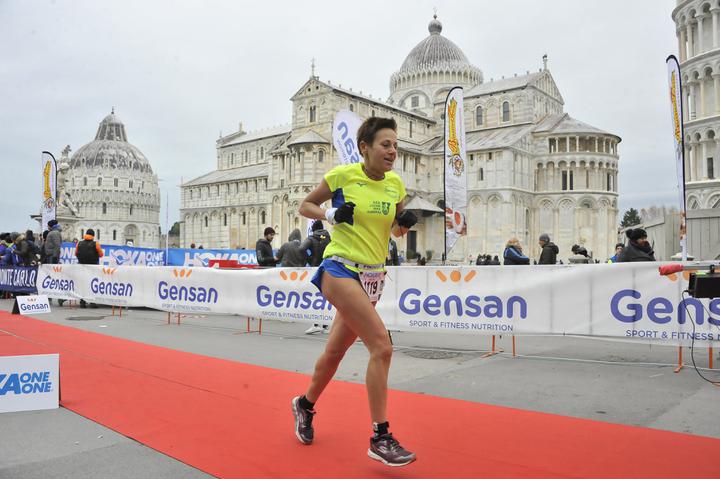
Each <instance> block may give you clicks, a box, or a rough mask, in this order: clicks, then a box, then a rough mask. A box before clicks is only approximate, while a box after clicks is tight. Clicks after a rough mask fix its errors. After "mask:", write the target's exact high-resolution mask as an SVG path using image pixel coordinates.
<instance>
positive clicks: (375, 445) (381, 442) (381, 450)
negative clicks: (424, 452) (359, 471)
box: [368, 433, 415, 467]
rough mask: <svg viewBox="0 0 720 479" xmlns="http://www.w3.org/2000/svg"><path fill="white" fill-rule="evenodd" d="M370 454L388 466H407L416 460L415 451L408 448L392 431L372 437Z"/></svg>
mask: <svg viewBox="0 0 720 479" xmlns="http://www.w3.org/2000/svg"><path fill="white" fill-rule="evenodd" d="M368 456H370V457H371V458H372V459H375V460H376V461H380V462H382V463H383V464H385V465H387V466H393V467H398V466H406V465H408V464H410V463H411V462H413V461H414V460H415V453H414V452H410V451H408V450H406V449H405V448H404V447H402V446H401V445H400V443H399V442H398V441H397V439H395V438H394V437H393V435H392V434H391V433H387V434H383V435H382V436H380V437H378V438H377V439H375V438H374V437H373V438H370V448H369V449H368Z"/></svg>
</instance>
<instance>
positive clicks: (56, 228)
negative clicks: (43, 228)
mask: <svg viewBox="0 0 720 479" xmlns="http://www.w3.org/2000/svg"><path fill="white" fill-rule="evenodd" d="M48 230H49V231H50V232H49V233H48V235H47V238H45V242H44V243H43V249H44V250H45V262H46V263H48V264H58V263H59V262H60V245H61V244H62V228H60V224H59V223H58V222H57V220H50V221H48Z"/></svg>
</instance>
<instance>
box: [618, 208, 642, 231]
mask: <svg viewBox="0 0 720 479" xmlns="http://www.w3.org/2000/svg"><path fill="white" fill-rule="evenodd" d="M639 224H640V215H639V214H638V211H637V210H636V209H635V208H630V209H629V210H627V211H626V212H625V214H624V215H623V219H622V221H621V222H620V226H622V227H623V228H629V227H631V226H635V225H639Z"/></svg>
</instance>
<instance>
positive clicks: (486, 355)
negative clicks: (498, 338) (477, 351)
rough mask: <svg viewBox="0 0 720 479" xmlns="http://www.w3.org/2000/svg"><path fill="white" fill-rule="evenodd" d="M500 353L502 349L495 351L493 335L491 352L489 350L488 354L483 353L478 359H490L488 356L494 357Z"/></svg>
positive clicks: (493, 337) (493, 336)
mask: <svg viewBox="0 0 720 479" xmlns="http://www.w3.org/2000/svg"><path fill="white" fill-rule="evenodd" d="M502 352H503V350H502V349H497V350H496V349H495V335H494V334H493V335H492V350H491V351H490V352H489V353H485V354H483V355H482V356H480V357H481V358H488V357H490V356H495V355H496V354H499V353H502Z"/></svg>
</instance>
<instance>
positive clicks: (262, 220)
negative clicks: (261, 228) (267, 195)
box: [260, 211, 265, 225]
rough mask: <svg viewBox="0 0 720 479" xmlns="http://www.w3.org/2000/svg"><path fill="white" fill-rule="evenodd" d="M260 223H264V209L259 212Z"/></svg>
mask: <svg viewBox="0 0 720 479" xmlns="http://www.w3.org/2000/svg"><path fill="white" fill-rule="evenodd" d="M260 224H261V225H264V224H265V211H261V212H260Z"/></svg>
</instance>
